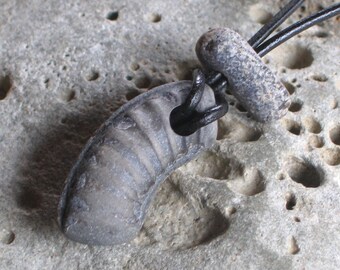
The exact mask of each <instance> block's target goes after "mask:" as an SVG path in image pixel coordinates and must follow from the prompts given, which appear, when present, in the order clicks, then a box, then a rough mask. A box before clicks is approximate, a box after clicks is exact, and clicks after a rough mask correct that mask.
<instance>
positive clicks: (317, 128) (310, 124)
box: [302, 116, 322, 134]
mask: <svg viewBox="0 0 340 270" xmlns="http://www.w3.org/2000/svg"><path fill="white" fill-rule="evenodd" d="M302 124H303V125H304V127H305V128H306V129H307V131H308V132H310V133H314V134H318V133H320V132H321V130H322V128H321V125H320V123H319V122H318V121H317V120H316V119H315V118H314V117H312V116H307V117H305V118H303V119H302Z"/></svg>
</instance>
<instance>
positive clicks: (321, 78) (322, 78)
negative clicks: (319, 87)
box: [310, 73, 328, 82]
mask: <svg viewBox="0 0 340 270" xmlns="http://www.w3.org/2000/svg"><path fill="white" fill-rule="evenodd" d="M310 78H311V79H312V80H314V81H317V82H326V81H327V80H328V78H327V77H326V75H324V74H321V73H320V74H313V75H311V76H310Z"/></svg>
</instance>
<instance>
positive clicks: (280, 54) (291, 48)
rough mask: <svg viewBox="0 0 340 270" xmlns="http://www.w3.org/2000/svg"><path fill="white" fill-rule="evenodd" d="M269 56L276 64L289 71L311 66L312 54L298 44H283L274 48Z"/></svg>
mask: <svg viewBox="0 0 340 270" xmlns="http://www.w3.org/2000/svg"><path fill="white" fill-rule="evenodd" d="M270 55H271V56H272V58H273V59H274V61H275V62H276V63H278V64H279V65H281V66H284V67H286V68H289V69H301V68H306V67H309V66H311V65H312V63H313V61H314V57H313V53H312V51H311V50H310V49H309V48H306V47H304V46H302V45H299V44H283V45H281V46H279V47H277V48H275V49H274V50H273V51H272V52H271V53H270Z"/></svg>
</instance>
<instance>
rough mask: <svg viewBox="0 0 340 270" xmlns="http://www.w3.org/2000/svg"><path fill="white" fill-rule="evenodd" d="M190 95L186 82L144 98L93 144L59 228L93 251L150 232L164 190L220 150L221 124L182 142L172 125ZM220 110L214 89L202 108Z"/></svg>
mask: <svg viewBox="0 0 340 270" xmlns="http://www.w3.org/2000/svg"><path fill="white" fill-rule="evenodd" d="M190 90H191V82H190V81H180V82H175V83H168V84H164V85H162V86H159V87H156V88H154V89H152V90H150V91H149V92H147V93H144V94H143V95H139V96H138V97H136V98H135V99H133V100H131V101H130V102H129V103H127V104H125V105H123V106H122V107H121V108H119V109H118V110H117V111H116V112H115V113H114V114H113V115H112V116H111V117H110V118H109V119H108V120H107V121H106V122H105V123H104V124H103V125H102V126H101V127H100V128H99V129H98V130H97V131H96V134H95V135H94V136H93V137H92V138H90V140H89V141H88V143H87V144H86V146H85V147H84V150H83V151H82V153H81V154H80V156H79V158H78V161H77V162H76V164H75V166H74V167H73V168H72V170H71V172H70V174H69V176H68V177H67V181H66V187H65V189H64V192H63V195H62V196H61V200H60V203H59V223H60V226H61V228H62V230H63V232H64V233H65V234H66V235H67V236H68V237H69V238H70V239H72V240H75V241H77V242H81V243H84V244H89V245H115V244H116V245H117V244H122V243H128V242H130V241H131V240H133V239H134V238H136V237H137V235H138V233H139V231H140V229H141V228H142V225H143V223H144V220H145V216H146V214H147V212H148V209H149V206H150V203H151V201H152V200H153V199H154V197H155V195H156V192H157V189H158V187H159V185H160V184H162V182H163V181H164V180H165V179H166V177H167V176H169V174H170V173H172V172H173V171H174V170H175V169H177V168H178V167H180V166H182V165H183V164H185V163H186V162H188V161H190V160H192V159H193V158H195V157H197V155H199V154H200V153H201V152H202V151H203V150H207V149H209V148H211V147H212V146H213V145H214V143H215V140H216V135H217V123H216V122H213V123H211V124H210V125H208V126H205V127H203V128H201V129H199V130H198V131H196V132H195V133H193V134H192V135H190V136H179V135H177V134H176V133H175V132H174V131H173V130H172V128H171V126H170V122H169V119H170V114H171V112H172V111H173V109H175V108H176V107H178V106H180V105H182V104H183V103H184V101H185V99H186V98H187V96H188V94H189V92H190ZM214 105H215V98H214V93H213V91H212V90H211V89H210V87H209V86H206V87H205V89H204V92H203V96H202V100H201V102H200V103H199V104H198V106H197V108H196V109H197V111H198V112H201V111H204V110H206V109H208V108H210V107H212V106H214Z"/></svg>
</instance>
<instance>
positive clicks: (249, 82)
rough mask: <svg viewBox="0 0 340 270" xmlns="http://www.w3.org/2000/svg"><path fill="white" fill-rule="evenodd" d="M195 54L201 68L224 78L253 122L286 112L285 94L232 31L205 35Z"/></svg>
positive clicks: (223, 29)
mask: <svg viewBox="0 0 340 270" xmlns="http://www.w3.org/2000/svg"><path fill="white" fill-rule="evenodd" d="M196 54H197V56H198V58H199V60H200V61H201V63H202V64H203V66H204V67H205V68H207V69H209V70H215V71H218V72H221V73H222V74H223V75H224V76H225V77H226V78H227V79H228V84H229V87H230V91H231V93H232V94H233V95H234V96H235V97H236V98H237V99H238V101H239V102H240V103H241V105H242V106H243V107H244V108H246V109H247V111H248V112H249V113H251V114H252V116H253V117H254V118H255V119H256V120H257V121H260V122H268V121H271V120H275V119H279V118H281V117H282V116H284V115H285V114H286V113H287V111H288V107H289V105H290V100H289V93H288V91H287V90H286V89H285V87H284V86H283V85H282V83H281V82H280V81H279V80H278V79H277V78H276V76H275V75H274V74H273V72H272V71H271V70H270V69H269V68H268V67H267V66H266V65H265V64H263V62H262V61H261V58H260V57H259V56H258V55H257V53H256V52H255V51H254V49H253V48H252V47H251V46H250V45H249V44H248V43H247V41H246V40H244V39H243V38H242V37H241V36H240V35H239V34H238V33H236V32H235V31H233V30H230V29H227V28H217V29H213V30H211V31H209V32H207V33H205V34H204V35H203V36H201V37H200V39H199V40H198V42H197V44H196Z"/></svg>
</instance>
